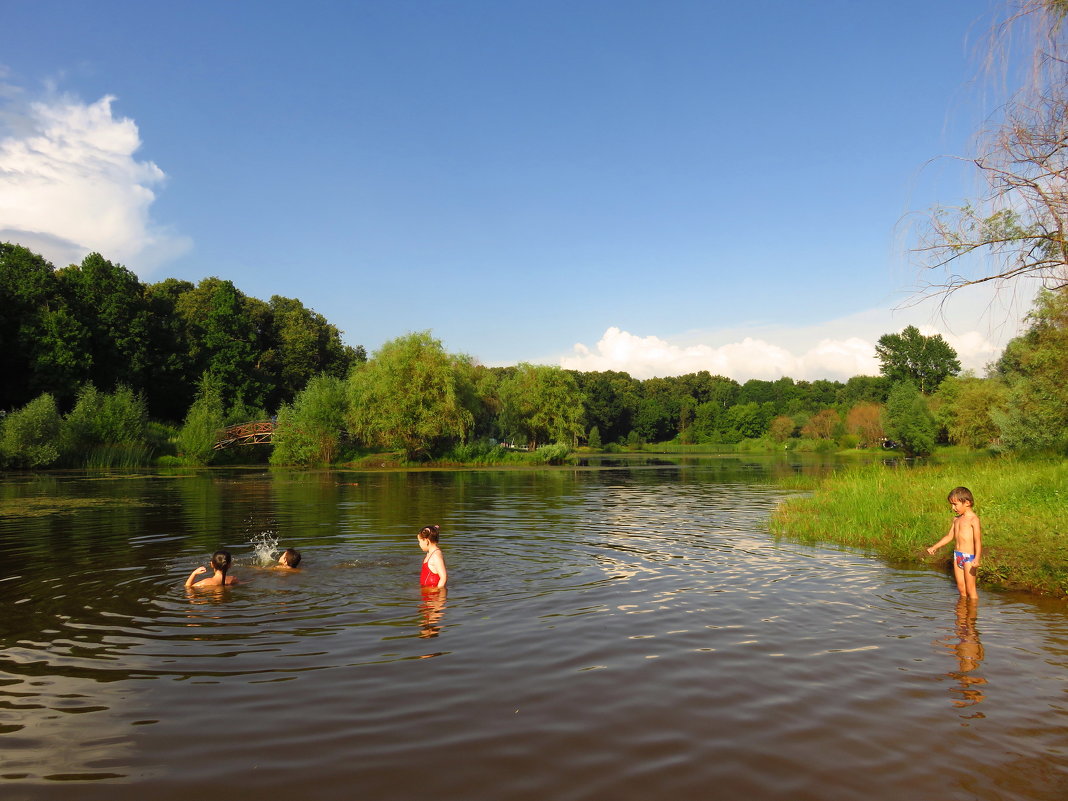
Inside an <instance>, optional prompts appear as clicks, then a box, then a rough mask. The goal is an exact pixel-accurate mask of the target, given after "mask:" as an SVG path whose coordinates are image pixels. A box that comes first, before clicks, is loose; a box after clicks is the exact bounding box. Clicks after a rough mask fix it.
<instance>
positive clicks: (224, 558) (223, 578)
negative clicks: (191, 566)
mask: <svg viewBox="0 0 1068 801" xmlns="http://www.w3.org/2000/svg"><path fill="white" fill-rule="evenodd" d="M230 561H231V560H230V552H229V551H216V552H215V553H213V554H212V555H211V567H212V570H214V571H215V573H214V575H211V576H208V577H207V578H202V579H200V580H199V581H197V576H201V575H203V574H204V573H207V572H208V569H207V568H206V567H204V565H201V566H200V567H198V568H197V569H196V570H194V571H193V572H192V573H190V574H189V578H187V579H186V580H185V586H186V587H195V588H196V589H200V588H201V587H221V586H223V585H227V586H229V585H233V584H237V583H238V582H237V579H236V578H235V577H234V576H228V575H226V571H227V570H229V569H230Z"/></svg>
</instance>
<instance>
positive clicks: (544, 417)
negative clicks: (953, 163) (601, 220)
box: [0, 244, 1068, 467]
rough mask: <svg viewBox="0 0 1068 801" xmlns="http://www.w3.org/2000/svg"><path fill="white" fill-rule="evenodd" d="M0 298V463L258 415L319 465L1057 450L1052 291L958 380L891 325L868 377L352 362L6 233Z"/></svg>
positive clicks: (285, 444)
mask: <svg viewBox="0 0 1068 801" xmlns="http://www.w3.org/2000/svg"><path fill="white" fill-rule="evenodd" d="M0 310H2V317H0V359H2V360H3V361H2V362H0V366H3V367H4V369H7V370H10V371H11V372H10V373H9V375H22V376H23V377H24V382H23V384H22V385H21V386H14V385H13V382H11V381H8V382H5V383H4V387H5V389H4V394H3V395H0V399H2V400H0V404H2V405H0V409H2V408H7V409H9V410H10V411H9V413H8V414H7V415H6V417H5V418H4V419H3V420H2V422H0V466H4V465H7V466H15V467H43V466H48V465H55V464H70V465H76V464H79V463H84V462H85V454H86V453H87V452H99V451H100V450H101V449H106V448H107V447H111V446H115V445H119V444H123V443H125V444H126V445H127V446H128V447H130V448H134V449H135V450H136V449H137V448H141V449H142V450H144V451H155V452H157V453H159V452H163V451H166V450H167V449H168V447H170V448H171V449H173V450H174V451H176V453H177V455H178V456H179V457H181V458H182V459H184V460H185V461H187V462H193V463H207V462H209V461H212V460H214V459H216V458H218V452H216V451H213V450H212V447H211V446H212V445H213V444H214V440H215V436H216V433H217V431H218V430H219V429H220V428H222V427H223V426H225V425H228V424H231V423H235V422H244V421H247V420H251V419H263V418H265V417H268V416H270V415H271V412H272V411H273V412H274V413H275V414H276V415H277V420H278V431H277V432H276V437H275V445H274V448H273V449H272V454H271V459H272V461H274V462H276V463H284V464H312V463H330V462H332V461H335V460H336V459H338V458H339V456H340V455H342V454H343V453H344V452H345V451H346V449H348V450H351V449H353V448H358V449H359V448H362V449H391V450H397V451H401V452H403V454H404V455H405V457H406V458H408V459H414V460H422V459H428V458H440V457H442V456H445V455H451V456H452V458H456V459H458V460H468V459H471V458H475V457H477V456H478V455H479V453H480V452H481V451H480V449H481V450H485V449H486V448H487V447H490V444H492V443H495V442H512V443H515V444H519V445H522V446H527V447H531V448H537V447H538V446H542V445H549V444H557V445H560V446H561V447H565V448H574V447H575V446H577V445H579V444H583V443H584V444H588V445H590V446H592V447H603V446H606V445H620V446H631V447H633V446H637V445H641V444H643V443H659V442H667V441H673V442H676V443H679V444H683V445H686V444H696V445H700V444H716V443H723V444H735V443H740V442H743V441H745V440H763V441H765V442H767V443H773V444H776V445H779V446H784V447H788V446H790V445H791V443H793V444H794V445H796V446H800V445H802V444H804V445H806V446H807V447H813V445H814V446H815V447H818V448H824V447H825V448H828V449H831V448H836V447H846V446H860V447H873V446H876V445H878V444H879V443H880V442H881V441H882V440H883V439H884V438H887V437H889V438H890V439H892V440H894V441H896V442H898V443H900V444H901V445H902V446H903V447H904V449H905V450H906V452H909V453H915V454H923V453H928V452H930V450H931V449H932V448H933V447H934V445H935V443H936V442H939V441H940V442H948V443H956V444H962V445H967V446H969V447H984V446H987V445H990V444H992V443H994V444H1000V445H1002V446H1004V447H1007V448H1010V449H1014V450H1051V451H1055V452H1061V453H1063V452H1064V451H1065V448H1066V446H1068V419H1066V417H1065V416H1066V414H1068V397H1066V396H1065V390H1064V386H1063V385H1064V381H1063V376H1064V375H1068V340H1066V338H1068V293H1066V291H1065V290H1058V291H1055V292H1044V293H1043V294H1041V295H1040V296H1039V299H1038V301H1036V306H1035V309H1034V310H1033V311H1032V313H1031V315H1030V320H1031V326H1030V328H1029V330H1028V331H1027V332H1026V333H1025V334H1024V335H1022V336H1021V337H1018V338H1017V339H1015V340H1013V341H1012V342H1011V343H1010V344H1009V346H1008V347H1007V348H1006V351H1005V353H1004V355H1003V356H1002V357H1001V359H1000V360H999V361H998V362H997V363H996V364H995V365H993V366H992V367H991V370H990V374H989V375H988V376H987V377H986V378H977V377H975V376H971V375H964V376H961V375H960V369H961V368H960V363H959V361H958V360H957V356H956V353H955V352H954V351H953V349H952V348H951V347H950V346H949V345H948V344H946V343H945V341H944V340H943V339H942V338H941V337H939V336H934V337H926V336H924V335H922V334H921V333H920V332H919V331H918V330H917V329H915V328H914V327H911V326H910V327H908V328H906V329H905V330H904V331H902V332H901V333H900V334H887V335H885V336H883V337H882V338H880V340H879V345H878V347H877V349H876V351H877V355H878V356H879V359H880V364H881V372H882V375H880V376H854V377H853V378H851V379H849V380H848V381H845V382H840V381H830V380H817V381H795V380H794V379H792V378H789V377H783V378H780V379H778V380H775V381H765V380H760V379H751V380H749V381H746V382H744V383H739V382H737V381H735V380H734V379H731V378H727V377H724V376H719V375H711V374H710V373H708V372H707V371H700V372H697V373H691V374H688V375H683V376H674V377H666V378H650V379H645V380H639V379H635V378H633V377H632V376H630V375H629V374H627V373H625V372H619V371H604V372H588V373H587V372H580V371H574V370H564V369H562V368H559V367H548V366H544V365H531V364H525V363H524V364H518V365H515V366H511V367H485V366H483V365H481V364H479V363H477V361H475V360H474V359H472V358H471V357H469V356H466V355H462V354H450V353H447V352H446V351H445V350H444V348H443V347H442V345H441V343H440V341H438V340H436V339H434V338H433V337H432V336H431V334H430V332H429V331H427V332H420V333H413V334H408V335H406V336H402V337H398V338H397V339H394V340H392V341H391V342H388V343H386V344H385V345H383V346H382V348H380V349H379V350H378V351H376V353H375V354H374V355H373V357H372V358H370V359H368V358H367V356H366V354H365V353H364V352H363V350H362V348H346V347H345V346H344V345H343V344H342V343H341V340H340V332H339V331H338V330H337V329H336V328H335V327H334V326H332V325H330V324H329V323H328V322H327V321H326V320H325V318H322V316H321V315H318V314H317V313H315V312H312V311H310V310H308V309H305V308H304V306H303V305H302V304H301V303H300V302H299V301H296V300H290V299H286V298H280V297H278V296H275V297H272V298H271V301H270V302H269V303H264V302H262V301H259V300H256V299H255V298H249V297H247V296H244V295H243V294H241V293H240V292H239V291H238V290H237V289H236V287H234V286H233V284H232V283H230V282H228V281H222V280H220V279H218V278H211V279H205V280H204V281H201V282H200V284H199V285H196V286H194V285H193V284H191V283H189V282H182V281H176V280H175V279H167V280H165V281H162V282H160V283H158V284H153V285H147V286H146V285H143V284H141V283H140V282H139V281H137V279H136V277H134V276H133V275H132V274H131V273H129V271H127V270H126V269H125V268H123V267H121V266H117V265H113V264H111V263H110V262H107V261H106V260H104V259H103V258H102V257H101V256H99V254H91V255H90V256H88V257H86V259H85V260H84V261H83V263H82V265H80V266H75V265H72V266H71V267H68V268H65V269H63V270H58V271H57V270H53V269H52V268H51V265H49V264H48V263H47V262H45V261H44V260H43V259H42V258H41V257H39V256H36V255H34V254H32V253H30V252H29V251H27V250H26V249H25V248H20V247H19V246H13V245H8V244H0ZM60 323H62V324H64V325H70V326H71V328H72V330H70V329H64V328H63V326H62V325H60ZM38 338H39V339H38ZM78 347H81V348H83V349H84V350H82V351H78ZM20 370H21V371H22V372H21V373H20V372H19V371H20ZM1058 370H1060V372H1058ZM157 379H158V380H159V382H160V383H159V384H156V383H155V382H156V381H157ZM160 410H163V412H161V411H160ZM116 421H120V422H121V421H125V422H121V424H120V422H116ZM179 421H182V425H181V428H180V430H177V428H176V427H175V426H176V425H177V423H178V422H179ZM168 423H170V424H174V425H172V426H170V427H168V425H166V424H168ZM168 432H171V433H170V434H168ZM480 443H481V444H480ZM487 443H488V444H487Z"/></svg>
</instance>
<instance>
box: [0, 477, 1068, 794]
mask: <svg viewBox="0 0 1068 801" xmlns="http://www.w3.org/2000/svg"><path fill="white" fill-rule="evenodd" d="M767 474H768V468H766V467H764V466H761V465H760V464H755V463H745V462H742V461H738V460H734V459H718V460H717V459H706V460H677V463H676V462H670V461H669V463H665V464H641V465H626V464H624V465H621V466H619V467H613V468H608V469H600V470H559V471H536V472H535V471H530V472H528V471H511V472H509V471H485V472H410V473H401V472H398V473H351V472H313V473H301V472H287V471H266V470H246V471H239V470H230V471H211V472H198V473H194V472H186V473H183V472H176V473H173V474H166V473H140V474H111V475H108V474H100V473H95V474H49V475H45V476H10V475H9V476H7V477H5V478H4V479H3V480H0V565H2V567H0V610H2V612H3V615H2V619H0V648H2V653H0V798H4V799H8V800H9V801H19V800H20V799H50V798H78V799H97V798H99V799H113V800H115V801H125V799H144V798H148V799H151V800H152V801H166V800H167V799H178V798H187V797H189V795H190V793H193V792H196V793H204V794H212V795H218V796H219V797H224V798H229V799H245V798H248V799H253V798H256V799H260V798H278V799H282V798H299V799H341V798H357V797H366V798H375V799H411V798H416V797H418V796H420V795H423V794H426V795H428V796H435V797H437V798H439V799H465V800H467V799H531V800H533V799H539V801H541V800H543V799H553V800H554V801H556V800H561V801H566V800H568V799H576V800H578V799H623V800H624V801H626V800H627V799H648V798H677V799H706V798H711V799H751V800H754V801H761V800H762V799H785V798H789V799H814V800H815V799H818V800H819V801H837V800H838V799H858V798H864V799H894V801H897V799H900V798H905V797H912V798H917V799H1064V798H1066V797H1068V669H1066V668H1068V614H1066V607H1065V604H1064V603H1062V602H1058V601H1051V600H1045V601H1044V600H1041V599H1036V598H1029V597H1026V596H1015V595H1005V594H994V593H986V594H984V595H983V598H982V599H981V601H980V603H979V606H978V608H977V609H976V608H974V607H972V608H969V607H968V606H966V605H965V606H961V605H959V604H958V603H957V601H956V593H955V589H954V587H953V586H952V579H951V577H950V576H948V575H945V574H942V573H940V572H936V571H931V570H926V569H924V570H917V569H901V568H897V567H893V566H889V565H887V564H885V563H883V562H882V561H880V560H879V559H877V558H875V557H872V556H870V555H867V554H865V553H861V552H856V551H843V550H838V549H834V548H814V547H808V546H803V545H798V544H795V543H791V542H788V541H776V540H775V539H773V538H772V537H771V536H770V535H769V534H768V532H767V528H766V523H767V519H768V515H769V514H770V512H771V511H772V509H773V508H774V506H775V505H776V504H777V503H778V502H779V501H780V500H782V499H783V498H784V497H785V496H786V494H787V493H786V492H785V491H784V490H781V489H779V488H777V487H776V486H774V485H773V484H772V483H770V482H769V481H768V476H767ZM431 522H437V523H439V524H441V526H442V544H443V546H444V548H445V553H446V556H447V559H448V563H449V575H450V590H449V593H448V595H447V598H445V599H444V600H443V601H442V600H435V598H434V597H433V596H426V597H424V596H423V594H422V593H421V592H420V591H419V588H418V586H417V581H416V577H417V576H418V572H419V562H420V559H421V556H422V554H421V552H420V551H419V549H418V547H417V545H416V540H415V534H416V531H417V530H418V529H419V527H420V526H421V525H423V524H425V523H431ZM941 534H942V532H941V531H936V532H932V541H933V540H934V539H936V538H937V537H938V536H940V535H941ZM989 536H991V537H996V532H990V533H989ZM274 542H277V544H278V545H282V546H285V545H293V546H295V547H297V548H299V549H300V550H301V551H302V552H303V554H304V560H305V561H304V564H303V565H302V568H303V569H301V570H300V571H296V572H280V571H273V570H266V569H263V568H261V567H258V566H257V563H258V561H259V559H260V558H261V556H263V555H266V554H267V553H268V552H270V551H271V547H270V546H271V544H272V543H274ZM220 546H223V547H226V548H228V549H229V550H231V551H232V552H233V554H234V557H235V562H236V564H235V567H234V569H233V573H234V574H235V575H237V576H238V577H239V578H240V579H241V580H242V582H244V583H243V584H241V585H239V586H237V587H234V588H230V589H226V590H218V591H200V592H188V591H186V590H185V589H184V588H183V587H182V583H183V581H184V579H185V577H186V576H187V575H188V574H189V572H190V571H191V570H192V569H193V568H194V567H195V566H196V565H197V564H202V563H204V562H205V561H206V559H207V557H208V555H209V554H210V552H211V551H212V550H214V549H215V548H217V547H220Z"/></svg>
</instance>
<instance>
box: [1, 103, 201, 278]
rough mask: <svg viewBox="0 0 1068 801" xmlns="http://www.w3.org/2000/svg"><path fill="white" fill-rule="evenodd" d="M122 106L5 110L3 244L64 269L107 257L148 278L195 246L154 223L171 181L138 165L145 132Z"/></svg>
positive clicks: (40, 105) (157, 170)
mask: <svg viewBox="0 0 1068 801" xmlns="http://www.w3.org/2000/svg"><path fill="white" fill-rule="evenodd" d="M9 96H10V93H9ZM114 101H115V98H114V97H111V96H106V97H103V98H101V99H100V100H98V101H97V102H95V103H90V104H86V103H83V102H81V101H79V100H75V99H72V98H69V97H60V98H52V99H49V100H44V101H38V102H34V103H30V104H29V105H27V106H25V107H24V108H21V109H17V110H10V109H9V110H7V111H5V113H4V116H3V123H4V127H5V129H6V133H7V135H6V136H5V137H4V138H3V139H0V240H3V241H12V242H17V243H19V244H22V245H25V246H26V247H28V248H30V249H31V250H35V251H37V252H38V253H41V255H43V256H45V257H46V258H48V259H49V260H50V261H52V262H53V263H54V264H56V265H57V266H64V265H66V264H69V263H72V262H78V261H81V259H82V258H83V257H84V256H85V255H86V254H87V253H89V252H91V251H98V252H100V253H102V254H103V255H104V256H105V257H106V258H108V259H111V260H112V261H117V262H122V263H123V264H125V265H127V266H128V267H129V268H130V269H133V270H136V271H139V272H145V271H147V270H151V269H152V268H153V267H155V266H157V265H159V264H161V263H162V262H164V261H167V260H168V259H170V258H174V257H175V256H177V255H179V254H180V253H182V252H184V251H185V250H186V249H187V248H188V247H189V241H188V240H187V239H186V238H184V237H181V236H176V235H174V234H172V233H171V232H169V231H167V230H166V229H164V228H161V227H160V226H158V225H156V224H154V223H153V221H152V219H151V217H150V215H149V210H150V207H151V205H152V203H153V201H154V200H155V198H156V195H155V192H154V191H153V189H152V187H154V186H157V185H159V184H161V183H162V182H163V180H164V178H165V177H166V176H165V175H164V173H163V171H162V170H161V169H160V168H159V167H157V166H156V165H155V164H154V163H152V162H151V161H138V160H137V159H136V158H135V157H134V154H135V153H136V152H137V150H138V149H139V148H140V147H141V137H140V134H139V132H138V128H137V125H136V123H135V122H134V121H133V120H131V119H129V118H126V117H118V118H117V117H115V116H114V114H113V112H112V103H113V102H114Z"/></svg>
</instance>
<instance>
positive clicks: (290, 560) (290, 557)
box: [282, 548, 300, 567]
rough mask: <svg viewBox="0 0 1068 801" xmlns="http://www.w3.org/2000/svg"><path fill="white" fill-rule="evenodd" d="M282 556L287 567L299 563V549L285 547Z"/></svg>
mask: <svg viewBox="0 0 1068 801" xmlns="http://www.w3.org/2000/svg"><path fill="white" fill-rule="evenodd" d="M282 556H284V557H285V558H286V565H288V566H289V567H296V566H297V565H299V564H300V551H298V550H297V549H295V548H286V549H285V550H284V551H283V552H282Z"/></svg>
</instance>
